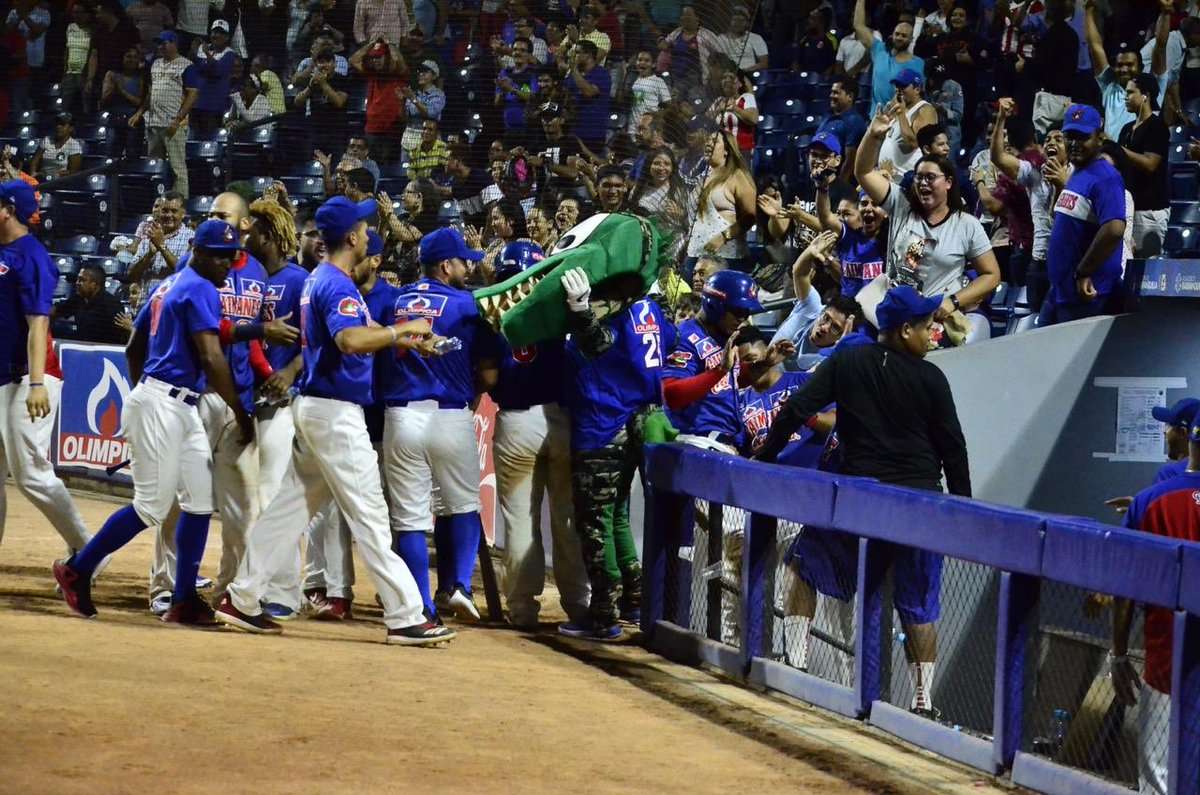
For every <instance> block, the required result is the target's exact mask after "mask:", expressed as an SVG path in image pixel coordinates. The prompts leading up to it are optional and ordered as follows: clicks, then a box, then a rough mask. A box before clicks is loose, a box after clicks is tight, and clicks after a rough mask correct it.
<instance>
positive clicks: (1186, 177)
mask: <svg viewBox="0 0 1200 795" xmlns="http://www.w3.org/2000/svg"><path fill="white" fill-rule="evenodd" d="M1169 168H1170V170H1171V200H1172V201H1196V198H1197V194H1198V193H1200V191H1198V190H1197V186H1196V164H1195V163H1171V164H1170V166H1169Z"/></svg>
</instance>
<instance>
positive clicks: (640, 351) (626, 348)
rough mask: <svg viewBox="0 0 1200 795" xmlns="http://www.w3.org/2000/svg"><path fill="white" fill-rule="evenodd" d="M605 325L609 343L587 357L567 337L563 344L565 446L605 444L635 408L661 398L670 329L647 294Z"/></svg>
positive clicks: (585, 447)
mask: <svg viewBox="0 0 1200 795" xmlns="http://www.w3.org/2000/svg"><path fill="white" fill-rule="evenodd" d="M606 324H607V325H608V326H609V327H610V328H611V329H612V331H613V334H614V337H613V343H612V346H611V347H610V348H609V349H608V350H607V351H605V352H604V353H603V354H601V355H600V356H597V357H595V358H594V359H589V358H587V357H586V356H584V355H583V353H582V352H581V351H580V350H579V347H578V345H577V344H576V342H575V341H574V340H572V339H568V340H567V343H566V364H567V367H566V371H567V376H566V384H567V386H566V400H567V407H568V408H569V409H570V411H571V449H572V450H573V451H580V450H598V449H600V448H602V447H604V446H605V445H607V444H609V443H610V442H611V441H612V440H613V438H614V437H615V436H616V435H617V433H618V432H619V431H620V430H621V429H622V428H624V427H625V424H626V423H628V422H629V420H630V418H632V417H633V415H634V414H636V413H637V412H638V411H639V410H641V409H642V408H643V407H645V406H650V405H658V404H659V403H661V402H662V372H663V370H662V359H663V349H664V347H665V345H664V343H666V342H672V341H673V339H672V338H673V336H674V333H675V328H674V326H672V325H671V324H670V323H667V321H666V320H665V319H664V317H663V313H662V309H660V308H659V306H658V304H656V303H655V302H654V301H652V300H650V299H649V298H644V299H642V300H641V301H638V302H637V303H635V304H634V305H633V306H631V307H629V309H628V310H626V311H625V312H624V313H622V314H621V315H619V316H617V317H615V318H610V319H608V320H607V321H606Z"/></svg>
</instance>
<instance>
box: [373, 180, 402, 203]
mask: <svg viewBox="0 0 1200 795" xmlns="http://www.w3.org/2000/svg"><path fill="white" fill-rule="evenodd" d="M406 187H408V177H380V179H379V183H378V184H377V185H376V186H375V190H376V191H378V192H379V193H386V194H387V195H388V196H391V197H392V198H393V199H399V198H400V194H401V193H404V189H405V188H406Z"/></svg>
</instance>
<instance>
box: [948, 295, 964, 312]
mask: <svg viewBox="0 0 1200 795" xmlns="http://www.w3.org/2000/svg"><path fill="white" fill-rule="evenodd" d="M950 303H952V304H954V309H955V311H957V312H961V311H962V304H960V303H959V302H958V296H957V295H956V294H955V293H950Z"/></svg>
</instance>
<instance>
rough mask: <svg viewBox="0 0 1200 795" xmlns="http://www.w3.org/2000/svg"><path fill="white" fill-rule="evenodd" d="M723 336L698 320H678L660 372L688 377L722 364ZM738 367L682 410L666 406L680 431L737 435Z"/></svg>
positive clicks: (678, 376)
mask: <svg viewBox="0 0 1200 795" xmlns="http://www.w3.org/2000/svg"><path fill="white" fill-rule="evenodd" d="M724 345H725V340H718V339H717V338H715V337H713V336H712V335H710V334H709V333H708V332H707V331H705V330H704V326H702V325H700V321H698V320H695V319H690V320H685V321H684V322H682V323H680V324H679V333H678V336H677V337H676V339H675V346H674V348H673V349H672V350H671V352H670V355H669V356H667V363H666V366H665V367H664V368H663V373H662V376H663V378H664V379H669V378H691V377H692V376H694V375H699V374H700V373H703V372H705V371H707V370H712V369H714V368H717V367H720V366H721V355H722V353H723V347H724ZM736 379H737V368H736V367H735V368H734V371H733V372H732V373H726V375H725V376H724V377H723V378H722V379H721V380H720V381H718V382H717V383H716V384H715V385H714V386H713V388H712V389H711V390H709V393H708V394H707V395H705V396H704V397H703V398H702V399H700V400H697V401H696V402H695V403H693V404H692V405H690V406H688V407H686V408H684V409H683V410H681V411H672V410H671V409H669V408H668V409H667V417H668V418H669V419H670V420H671V424H672V425H674V426H675V427H676V428H678V429H679V432H680V433H691V434H696V435H701V436H703V435H706V434H709V433H713V432H716V433H721V434H728V435H729V436H731V437H736V436H737V435H738V434H739V433H740V432H741V429H742V417H741V412H740V410H739V408H738V391H737V388H736V386H735V384H736V383H737V381H736Z"/></svg>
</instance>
